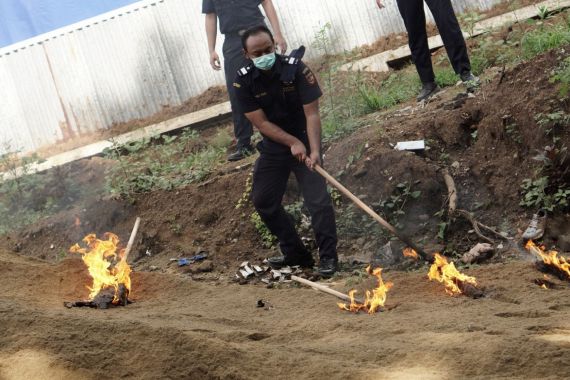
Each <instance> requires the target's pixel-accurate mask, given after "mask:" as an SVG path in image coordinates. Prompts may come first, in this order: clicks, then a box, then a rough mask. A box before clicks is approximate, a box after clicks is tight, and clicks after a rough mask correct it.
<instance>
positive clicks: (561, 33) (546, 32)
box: [521, 25, 570, 59]
mask: <svg viewBox="0 0 570 380" xmlns="http://www.w3.org/2000/svg"><path fill="white" fill-rule="evenodd" d="M568 43H570V28H569V27H568V25H555V26H552V27H549V28H539V29H535V30H533V31H531V32H529V33H526V34H525V35H524V37H523V38H522V41H521V48H522V52H523V56H524V57H525V58H527V59H528V58H532V57H534V56H536V55H538V54H540V53H543V52H545V51H547V50H550V49H554V48H557V47H559V46H562V45H565V44H568Z"/></svg>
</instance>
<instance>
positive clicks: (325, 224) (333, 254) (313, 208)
mask: <svg viewBox="0 0 570 380" xmlns="http://www.w3.org/2000/svg"><path fill="white" fill-rule="evenodd" d="M293 172H294V173H295V176H296V177H297V181H299V185H300V186H301V191H302V192H303V199H304V201H305V206H307V208H308V209H309V213H310V214H311V224H312V226H313V230H314V232H315V239H316V242H317V246H318V247H319V257H320V259H321V263H320V265H319V271H321V273H323V269H324V268H325V267H326V266H327V265H328V266H329V268H328V270H329V271H330V272H331V273H323V274H330V275H332V274H333V273H334V272H335V271H336V264H337V262H338V256H337V251H336V245H337V235H336V221H335V215H334V209H333V206H332V201H331V197H330V195H329V193H328V192H327V184H326V182H325V180H324V178H323V177H321V176H320V175H319V174H318V173H316V172H312V171H310V170H309V169H308V168H307V166H306V165H305V164H304V163H296V164H295V166H294V167H293Z"/></svg>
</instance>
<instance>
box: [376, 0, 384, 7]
mask: <svg viewBox="0 0 570 380" xmlns="http://www.w3.org/2000/svg"><path fill="white" fill-rule="evenodd" d="M376 5H378V8H380V9H382V8H384V4H382V0H376Z"/></svg>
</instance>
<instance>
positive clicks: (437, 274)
mask: <svg viewBox="0 0 570 380" xmlns="http://www.w3.org/2000/svg"><path fill="white" fill-rule="evenodd" d="M428 277H429V279H430V280H435V281H439V282H441V283H442V284H443V285H444V286H445V291H446V293H447V294H450V295H457V294H461V293H462V291H461V288H460V287H459V284H460V283H468V284H471V285H473V286H477V280H476V279H475V277H470V276H467V275H464V274H463V273H461V272H459V271H458V270H457V268H455V264H453V262H451V263H448V262H447V259H446V258H445V257H444V256H442V255H440V254H439V253H436V254H435V261H434V263H433V264H432V265H431V268H430V269H429V273H428Z"/></svg>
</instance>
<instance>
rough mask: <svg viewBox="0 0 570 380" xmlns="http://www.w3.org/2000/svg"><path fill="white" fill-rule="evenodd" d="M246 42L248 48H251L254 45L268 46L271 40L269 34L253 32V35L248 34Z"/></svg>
mask: <svg viewBox="0 0 570 380" xmlns="http://www.w3.org/2000/svg"><path fill="white" fill-rule="evenodd" d="M246 44H247V47H248V49H251V48H254V47H265V46H270V45H272V44H273V42H272V41H271V37H270V36H269V34H267V33H258V34H255V35H253V36H250V37H249V38H248V39H247V42H246Z"/></svg>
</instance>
